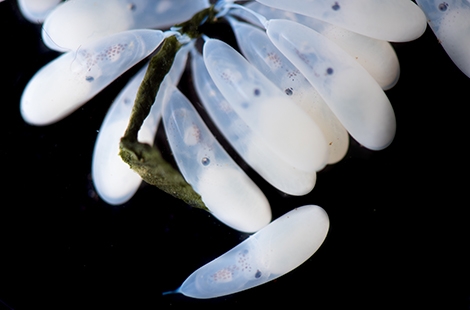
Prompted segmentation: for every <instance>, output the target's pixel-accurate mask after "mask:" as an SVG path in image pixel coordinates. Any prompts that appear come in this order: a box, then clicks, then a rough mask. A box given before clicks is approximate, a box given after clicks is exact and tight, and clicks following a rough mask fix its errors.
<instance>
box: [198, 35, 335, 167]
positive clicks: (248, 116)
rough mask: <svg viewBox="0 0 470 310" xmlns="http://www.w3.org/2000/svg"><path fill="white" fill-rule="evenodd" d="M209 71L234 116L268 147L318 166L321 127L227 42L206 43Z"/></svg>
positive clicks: (323, 147) (322, 159)
mask: <svg viewBox="0 0 470 310" xmlns="http://www.w3.org/2000/svg"><path fill="white" fill-rule="evenodd" d="M203 56H204V62H205V64H206V67H207V71H209V74H210V76H211V78H212V80H213V81H214V83H215V84H216V85H217V87H218V88H219V90H220V92H221V93H222V94H223V96H224V97H225V98H226V99H227V102H228V103H229V104H230V105H231V107H232V108H233V110H234V111H235V112H236V113H237V114H238V116H239V117H240V118H241V119H242V120H243V121H244V122H245V123H246V124H247V125H248V126H249V127H250V128H251V129H252V130H253V131H254V132H256V133H257V134H258V135H259V136H260V137H261V138H262V139H264V140H265V142H266V144H267V145H269V147H270V149H271V151H272V152H274V153H276V154H277V155H278V156H279V158H281V159H282V160H284V161H286V162H288V163H289V164H291V165H292V166H294V167H296V168H297V169H299V170H302V171H306V172H314V171H318V170H321V169H322V168H323V167H324V166H325V165H326V163H327V161H328V146H327V142H326V140H325V137H324V135H323V133H322V131H321V129H320V128H319V127H318V126H317V124H315V122H314V121H313V120H312V119H311V118H310V117H309V116H308V115H307V114H306V113H305V112H304V111H303V110H302V109H301V108H299V107H298V106H297V105H296V104H295V103H294V102H293V101H292V100H291V99H290V98H289V97H288V96H286V94H285V93H284V92H283V91H281V90H280V89H279V88H278V87H277V86H276V85H274V84H273V83H272V82H271V81H270V80H269V79H268V78H266V77H265V76H264V75H263V74H262V73H261V72H259V71H258V70H257V69H256V68H255V67H253V65H251V64H250V63H249V62H248V61H247V60H246V59H245V58H243V56H241V55H240V54H239V53H238V52H236V51H235V50H234V49H233V48H232V47H231V46H229V45H228V44H226V43H224V42H222V41H219V40H216V39H209V40H207V41H206V42H205V44H204V50H203Z"/></svg>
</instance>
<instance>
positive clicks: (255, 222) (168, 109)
mask: <svg viewBox="0 0 470 310" xmlns="http://www.w3.org/2000/svg"><path fill="white" fill-rule="evenodd" d="M164 82H165V81H164ZM162 86H163V87H164V88H163V89H164V90H165V93H164V94H163V96H162V97H161V98H162V105H163V112H162V118H163V124H164V127H165V132H166V134H167V137H168V142H169V144H170V147H171V149H172V151H173V156H174V158H175V161H176V163H177V165H178V168H179V169H180V171H181V174H182V175H183V177H184V178H185V180H186V181H187V182H188V183H189V184H191V186H192V187H193V189H194V190H195V191H196V192H197V193H198V194H199V195H201V198H202V200H203V202H204V204H205V205H206V206H207V208H208V209H209V211H210V212H211V213H212V214H213V215H214V216H215V217H216V218H218V219H219V220H220V221H222V222H223V223H225V224H226V225H228V226H230V227H232V228H234V229H236V230H240V231H244V232H254V231H257V230H259V229H261V228H262V227H264V226H266V225H267V224H268V223H269V222H270V221H271V208H270V206H269V203H268V200H267V199H266V197H265V196H264V194H263V193H262V192H261V190H260V189H259V188H258V186H256V184H255V183H254V182H253V181H252V180H251V179H250V178H249V177H248V176H247V175H246V174H245V172H244V171H243V170H242V169H241V168H240V167H239V166H238V165H237V164H236V163H235V162H234V161H233V159H232V158H231V157H230V156H229V155H228V153H227V152H226V151H225V150H224V149H223V148H222V146H221V145H220V144H219V142H217V140H216V139H215V137H214V136H213V135H212V133H211V132H210V131H209V129H208V128H207V126H206V125H205V124H204V122H203V121H202V119H201V117H200V116H199V115H198V114H197V112H196V109H195V108H194V107H193V106H192V105H191V103H190V102H189V101H188V99H186V97H185V96H184V95H183V94H182V93H181V92H180V91H179V90H178V89H177V88H176V87H174V86H171V85H170V86H168V85H163V84H162ZM157 99H158V98H157Z"/></svg>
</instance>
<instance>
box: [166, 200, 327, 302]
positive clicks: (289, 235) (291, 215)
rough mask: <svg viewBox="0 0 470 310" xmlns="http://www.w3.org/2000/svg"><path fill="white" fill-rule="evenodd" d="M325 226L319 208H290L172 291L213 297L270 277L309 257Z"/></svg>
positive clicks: (187, 294) (314, 249)
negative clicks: (290, 209)
mask: <svg viewBox="0 0 470 310" xmlns="http://www.w3.org/2000/svg"><path fill="white" fill-rule="evenodd" d="M328 229H329V219H328V215H327V214H326V212H325V211H324V210H323V209H322V208H320V207H318V206H315V205H307V206H303V207H299V208H297V209H294V210H292V211H290V212H288V213H286V214H284V215H283V216H281V217H280V218H278V219H276V220H275V221H273V222H272V223H270V224H269V225H268V226H266V227H264V228H263V229H261V230H260V231H258V232H257V233H256V234H254V235H252V236H250V237H249V238H248V239H246V240H245V241H243V242H242V243H240V244H239V245H237V246H236V247H234V248H233V249H231V250H230V251H228V252H227V253H225V254H223V255H222V256H220V257H218V258H216V259H215V260H213V261H211V262H209V263H208V264H206V265H204V266H202V267H201V268H199V269H198V270H196V271H195V272H193V273H192V274H191V275H190V276H189V277H188V278H187V279H186V280H185V281H184V283H183V284H182V285H181V287H180V288H179V289H177V290H176V291H175V293H182V294H184V295H186V296H189V297H193V298H214V297H219V296H224V295H229V294H233V293H237V292H240V291H243V290H247V289H250V288H252V287H255V286H258V285H261V284H264V283H266V282H268V281H271V280H274V279H276V278H278V277H280V276H282V275H284V274H286V273H288V272H290V271H291V270H293V269H294V268H296V267H298V266H299V265H301V264H302V263H303V262H305V261H306V260H307V259H308V258H309V257H311V256H312V255H313V254H314V253H315V252H316V251H317V250H318V248H319V247H320V246H321V244H322V243H323V241H324V240H325V238H326V235H327V233H328Z"/></svg>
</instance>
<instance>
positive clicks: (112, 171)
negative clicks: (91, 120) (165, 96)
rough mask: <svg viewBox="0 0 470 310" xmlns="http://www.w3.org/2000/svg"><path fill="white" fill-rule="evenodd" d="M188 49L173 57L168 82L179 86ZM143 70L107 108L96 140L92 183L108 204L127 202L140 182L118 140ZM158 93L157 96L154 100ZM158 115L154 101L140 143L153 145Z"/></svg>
mask: <svg viewBox="0 0 470 310" xmlns="http://www.w3.org/2000/svg"><path fill="white" fill-rule="evenodd" d="M191 47H192V43H189V44H187V45H185V46H183V47H182V48H181V49H180V50H179V51H178V53H177V54H176V56H175V60H174V62H173V65H172V66H171V69H170V71H169V72H168V74H167V75H166V76H165V79H166V80H167V83H170V82H171V83H173V84H174V85H176V84H177V83H178V81H179V80H180V77H181V75H182V73H183V71H184V68H185V65H186V60H187V55H188V51H189V49H190V48H191ZM146 70H147V65H146V66H144V67H143V68H142V69H141V70H140V71H139V72H138V73H137V74H136V75H135V76H134V78H133V79H132V80H131V81H130V82H129V83H128V84H127V85H126V87H125V88H124V89H123V90H122V91H121V92H120V93H119V95H118V96H117V98H116V100H115V101H114V102H113V104H112V105H111V107H110V108H109V110H108V113H107V114H106V117H105V119H104V121H103V124H102V125H101V128H100V130H99V133H98V137H97V138H96V142H95V148H94V151H93V161H92V176H93V183H94V185H95V188H96V191H97V192H98V194H99V195H100V197H101V198H102V199H103V200H104V201H106V202H107V203H109V204H113V205H117V204H122V203H124V202H126V201H128V200H129V199H130V198H131V197H132V196H133V195H134V194H135V192H136V191H137V189H138V188H139V185H140V183H141V182H142V179H141V177H140V176H139V175H138V174H137V173H135V172H134V170H132V169H130V168H129V166H128V165H127V164H126V163H124V162H123V161H122V159H121V157H120V156H119V141H120V139H121V137H122V136H123V135H124V132H125V130H126V128H127V125H128V123H129V118H130V116H131V112H132V107H133V105H134V100H135V97H136V95H137V91H138V88H139V86H140V83H141V82H142V80H143V78H144V75H145V71H146ZM161 93H162V92H159V93H158V94H157V98H158V96H161ZM160 116H161V100H155V102H154V104H153V106H152V109H151V111H150V114H149V115H148V116H147V118H146V119H145V121H144V123H143V124H142V127H141V129H140V131H139V134H138V140H139V141H140V142H143V143H147V144H150V145H152V144H153V141H154V139H155V134H156V132H157V126H158V123H159V120H160Z"/></svg>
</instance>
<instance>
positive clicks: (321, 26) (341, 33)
mask: <svg viewBox="0 0 470 310" xmlns="http://www.w3.org/2000/svg"><path fill="white" fill-rule="evenodd" d="M246 7H248V8H250V9H251V10H254V11H255V12H258V13H260V14H261V15H263V16H264V17H266V18H267V19H287V20H292V21H295V22H297V23H299V24H302V25H305V26H308V27H310V28H312V29H313V30H315V31H317V32H319V33H321V34H322V35H324V36H325V37H327V38H328V39H330V40H331V41H333V42H335V43H336V44H338V45H339V46H340V47H341V48H342V49H343V50H344V51H346V52H347V53H348V54H349V55H351V56H352V57H353V58H354V59H355V60H356V61H357V62H358V63H360V64H361V65H362V66H363V67H364V68H365V69H366V70H367V72H369V73H370V75H372V77H373V78H374V79H375V80H376V81H377V83H379V85H380V87H382V89H384V90H387V89H390V88H392V87H393V86H395V84H396V83H397V82H398V78H399V76H400V64H399V62H398V57H397V55H396V53H395V50H394V49H393V47H392V46H391V44H390V43H389V42H387V41H384V40H378V39H374V38H371V37H368V36H364V35H361V34H359V33H357V32H353V31H350V30H347V29H345V28H342V27H339V26H335V25H332V24H330V23H327V22H324V21H321V20H318V19H316V18H313V17H309V16H305V15H301V14H297V13H292V12H288V11H284V10H279V9H275V8H272V7H268V6H265V5H263V4H260V3H258V2H251V3H249V4H247V5H246ZM235 14H237V15H239V16H241V17H242V18H244V19H247V20H248V21H250V23H253V24H259V21H257V19H255V18H254V17H253V16H252V15H251V14H250V13H247V12H246V11H245V10H237V11H236V12H235ZM260 26H261V27H263V25H260Z"/></svg>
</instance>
